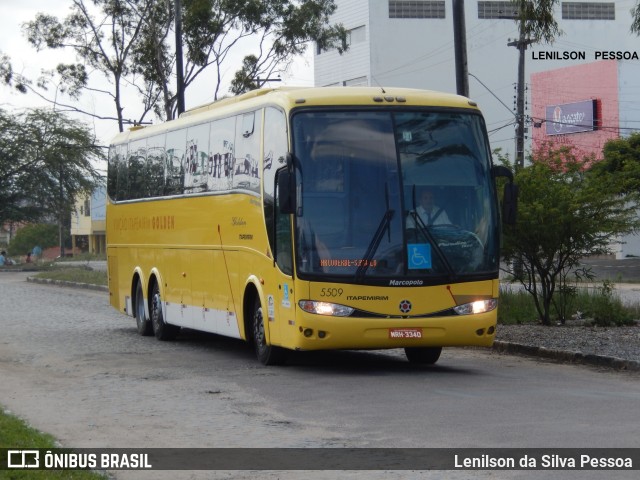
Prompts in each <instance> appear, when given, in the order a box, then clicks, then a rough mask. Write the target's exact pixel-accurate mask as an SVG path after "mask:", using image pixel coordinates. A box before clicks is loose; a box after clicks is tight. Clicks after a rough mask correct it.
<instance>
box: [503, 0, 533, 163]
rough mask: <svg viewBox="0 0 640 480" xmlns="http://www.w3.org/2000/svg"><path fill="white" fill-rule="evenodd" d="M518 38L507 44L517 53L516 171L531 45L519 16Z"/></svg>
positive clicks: (521, 145) (520, 160)
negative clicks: (526, 53)
mask: <svg viewBox="0 0 640 480" xmlns="http://www.w3.org/2000/svg"><path fill="white" fill-rule="evenodd" d="M520 12H524V0H521V1H520ZM520 17H521V18H520V21H519V25H520V36H519V38H518V40H514V41H511V42H509V43H507V45H508V46H509V47H516V48H517V49H518V52H519V58H518V86H517V92H516V121H517V126H516V169H517V168H522V167H524V133H525V126H524V121H525V114H524V103H525V102H524V101H525V93H524V89H525V74H524V58H525V57H524V55H525V51H526V50H527V45H530V44H531V43H533V41H532V40H531V39H529V38H526V34H525V19H524V18H522V15H520Z"/></svg>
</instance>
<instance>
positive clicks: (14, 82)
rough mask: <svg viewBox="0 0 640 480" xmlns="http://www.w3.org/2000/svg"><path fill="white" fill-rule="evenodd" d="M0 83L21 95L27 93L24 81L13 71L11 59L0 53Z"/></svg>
mask: <svg viewBox="0 0 640 480" xmlns="http://www.w3.org/2000/svg"><path fill="white" fill-rule="evenodd" d="M0 82H1V83H4V84H5V85H9V86H10V87H14V88H15V89H16V90H18V91H19V92H21V93H26V92H27V87H26V85H25V83H26V81H25V79H24V77H23V76H22V75H20V74H16V72H14V71H13V66H12V65H11V58H10V57H9V56H8V55H6V54H4V53H3V52H2V51H0Z"/></svg>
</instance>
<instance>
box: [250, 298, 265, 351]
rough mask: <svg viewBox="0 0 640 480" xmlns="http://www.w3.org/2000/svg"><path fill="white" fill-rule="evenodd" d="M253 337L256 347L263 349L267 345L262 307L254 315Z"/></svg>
mask: <svg viewBox="0 0 640 480" xmlns="http://www.w3.org/2000/svg"><path fill="white" fill-rule="evenodd" d="M253 338H254V340H255V342H256V348H258V349H259V350H260V351H262V350H263V349H264V347H265V345H266V341H265V335H264V321H263V318H262V307H260V308H257V309H256V313H255V314H254V316H253Z"/></svg>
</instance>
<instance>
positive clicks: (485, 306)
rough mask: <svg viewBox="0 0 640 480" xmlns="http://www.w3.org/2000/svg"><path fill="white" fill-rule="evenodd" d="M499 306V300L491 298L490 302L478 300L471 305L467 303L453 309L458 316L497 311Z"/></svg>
mask: <svg viewBox="0 0 640 480" xmlns="http://www.w3.org/2000/svg"><path fill="white" fill-rule="evenodd" d="M497 306H498V299H497V298H490V299H489V300H477V301H475V302H471V303H465V304H464V305H458V306H457V307H453V311H454V312H456V313H457V314H458V315H472V314H474V313H485V312H490V311H491V310H495V308H496V307H497Z"/></svg>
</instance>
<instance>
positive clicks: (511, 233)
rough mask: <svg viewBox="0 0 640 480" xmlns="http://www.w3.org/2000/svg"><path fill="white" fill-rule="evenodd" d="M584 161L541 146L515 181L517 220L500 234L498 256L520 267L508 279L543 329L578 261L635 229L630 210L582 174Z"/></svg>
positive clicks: (619, 197)
mask: <svg viewBox="0 0 640 480" xmlns="http://www.w3.org/2000/svg"><path fill="white" fill-rule="evenodd" d="M590 161H591V159H589V158H587V159H578V158H576V157H575V156H574V155H573V154H572V152H571V150H570V149H567V148H560V149H554V148H553V147H551V146H546V147H544V148H543V149H540V150H539V151H538V152H537V153H536V154H535V155H534V156H533V158H532V163H531V165H530V166H528V167H525V168H521V169H519V170H518V171H517V172H516V175H515V181H516V183H517V184H518V186H519V188H520V196H519V199H518V218H517V223H516V225H515V226H513V227H507V228H506V229H505V232H504V246H503V255H504V257H505V260H507V261H509V262H512V264H513V265H521V267H522V268H521V269H520V268H518V269H515V270H512V271H511V272H510V273H511V274H512V275H513V276H514V278H515V279H516V280H517V281H519V282H520V283H521V284H522V286H523V287H524V289H525V290H526V291H527V292H529V293H530V294H531V295H532V297H533V300H534V303H535V306H536V310H537V312H538V315H539V318H540V321H541V322H542V323H543V324H544V325H549V324H550V322H551V307H552V302H553V299H554V295H556V294H557V293H558V290H557V289H558V287H559V286H562V285H564V281H565V280H566V278H567V276H568V275H569V274H570V273H572V272H576V271H577V270H578V269H579V264H580V259H581V258H583V257H585V256H588V255H597V254H604V253H608V252H609V244H610V241H611V239H612V238H613V237H614V236H616V235H620V234H625V233H629V232H632V231H634V230H635V229H637V228H638V227H639V226H640V223H639V222H638V219H637V216H636V212H635V207H633V206H632V205H630V204H629V203H628V202H627V201H626V199H625V197H624V196H622V195H619V194H618V193H617V192H616V191H610V190H609V189H607V188H602V184H601V182H600V181H599V177H598V176H596V175H593V174H592V173H591V172H589V171H587V170H586V166H587V165H589V163H590ZM561 321H564V318H561Z"/></svg>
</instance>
